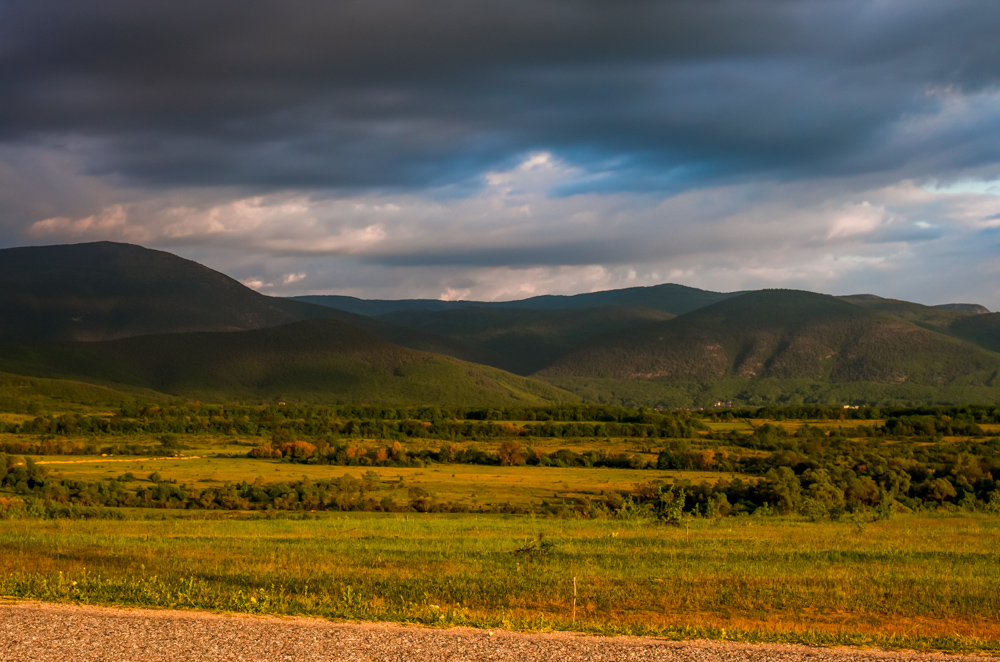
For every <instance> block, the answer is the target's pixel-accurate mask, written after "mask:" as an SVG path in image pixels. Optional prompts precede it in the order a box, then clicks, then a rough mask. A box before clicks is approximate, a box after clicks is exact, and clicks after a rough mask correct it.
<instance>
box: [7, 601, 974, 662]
mask: <svg viewBox="0 0 1000 662" xmlns="http://www.w3.org/2000/svg"><path fill="white" fill-rule="evenodd" d="M986 659H990V658H982V657H959V656H945V655H927V654H918V653H908V652H884V651H858V650H852V649H846V648H808V647H805V646H785V645H770V644H769V645H757V646H751V645H745V644H731V643H724V642H709V641H689V642H669V641H663V640H660V639H654V638H648V637H647V638H643V637H587V636H579V635H573V634H565V633H558V634H520V633H516V632H505V631H499V630H494V631H486V630H473V629H467V628H455V629H450V630H435V629H430V628H419V627H404V626H399V625H389V624H367V623H366V624H353V623H346V624H345V623H330V622H327V621H323V620H318V619H305V618H297V619H277V618H255V617H242V616H221V615H217V614H205V613H195V612H181V611H152V610H143V609H134V610H131V609H130V610H123V609H107V608H102V607H85V606H72V605H49V604H40V603H15V604H0V661H3V662H8V661H11V662H13V661H14V660H17V661H18V662H21V661H25V660H33V661H34V660H37V661H40V662H41V661H45V660H58V661H60V662H75V661H76V660H102V661H106V662H118V661H123V660H137V661H139V660H141V661H143V662H157V661H159V660H163V661H168V660H169V661H172V662H181V661H187V660H206V661H208V660H211V661H213V662H214V661H219V660H247V661H253V662H271V661H272V660H274V661H277V660H282V661H284V660H295V661H296V662H308V661H310V660H331V661H332V660H337V661H341V660H343V661H348V660H350V661H354V660H379V661H383V660H384V661H397V660H398V661H400V662H403V661H405V662H423V661H427V662H430V661H434V662H439V661H451V662H458V661H459V660H462V661H465V660H468V661H470V662H485V661H487V660H488V661H490V662H506V661H517V662H541V661H546V662H547V661H549V660H560V661H564V660H565V661H577V660H579V661H586V662H612V661H615V662H618V661H621V660H628V661H630V662H751V661H752V662H764V661H765V660H766V661H769V662H771V661H773V662H792V661H799V660H807V661H809V662H861V661H864V662H875V661H883V660H884V661H886V662H888V661H898V660H921V661H924V660H926V661H930V660H949V661H951V662H960V661H977V662H982V661H983V660H986Z"/></svg>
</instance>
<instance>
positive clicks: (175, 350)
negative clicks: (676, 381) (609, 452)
mask: <svg viewBox="0 0 1000 662" xmlns="http://www.w3.org/2000/svg"><path fill="white" fill-rule="evenodd" d="M0 369H4V370H8V371H10V372H13V373H18V374H26V375H33V376H38V377H48V378H63V379H79V380H83V381H93V382H96V383H101V384H106V385H111V386H116V385H126V386H131V387H141V388H146V389H152V390H155V391H159V392H162V393H167V394H171V395H177V396H184V397H190V398H199V399H204V400H209V401H232V400H245V401H273V400H284V399H288V400H292V399H294V400H300V401H303V400H304V401H310V402H356V403H402V404H478V405H482V404H491V403H518V402H521V403H543V402H559V401H572V400H573V399H574V397H573V396H572V395H570V394H569V393H566V392H565V391H561V390H559V389H557V388H555V387H553V386H550V385H548V384H545V383H543V382H540V381H537V380H533V379H529V378H525V377H518V376H516V375H512V374H509V373H506V372H503V371H502V370H498V369H496V368H492V367H488V366H482V365H476V364H471V363H466V362H463V361H460V360H458V359H454V358H451V357H446V356H440V355H436V354H430V353H427V352H420V351H417V350H413V349H409V348H406V347H402V346H400V345H395V344H392V343H388V342H385V341H383V340H380V339H378V338H376V337H375V336H373V335H371V334H370V333H367V332H365V331H363V330H361V329H358V328H357V327H354V326H351V325H349V324H346V323H344V322H341V321H336V320H308V321H304V322H297V323H294V324H290V325H285V326H281V327H273V328H267V329H258V330H252V331H238V332H228V333H174V334H166V335H153V336H141V337H135V338H125V339H120V340H114V341H105V342H91V343H40V344H34V345H27V346H2V347H0Z"/></svg>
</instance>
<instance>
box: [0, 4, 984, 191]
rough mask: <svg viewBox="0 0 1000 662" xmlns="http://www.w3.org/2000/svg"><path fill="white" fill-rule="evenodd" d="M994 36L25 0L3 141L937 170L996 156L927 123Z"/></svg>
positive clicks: (308, 165)
mask: <svg viewBox="0 0 1000 662" xmlns="http://www.w3.org/2000/svg"><path fill="white" fill-rule="evenodd" d="M998 31H1000V3H989V2H981V1H960V0H950V1H949V2H946V3H942V2H936V1H935V2H929V1H919V0H908V1H905V2H904V1H886V2H871V1H865V2H847V1H844V2H790V1H778V0H775V1H772V2H762V1H755V0H730V1H722V0H720V1H715V2H713V1H700V2H693V1H692V2H644V1H635V2H587V1H581V2H569V1H565V0H562V1H554V0H524V1H519V0H503V1H495V0H483V1H477V2H470V1H469V0H433V1H428V2H414V1H412V0H405V1H395V0H391V1H387V0H364V1H358V2H329V3H324V2H314V1H306V0H297V1H296V0H293V1H286V2H259V1H257V0H238V1H231V2H210V3H206V2H188V1H182V0H180V1H179V0H169V1H147V2H141V3H137V2H134V1H126V0H121V1H107V0H105V1H100V0H98V1H95V2H86V3H81V2H78V1H75V0H65V1H61V2H59V1H56V2H51V1H50V2H37V1H30V2H29V1H16V0H15V1H8V2H5V3H3V4H2V5H0V141H3V142H5V143H7V144H9V145H18V144H52V143H53V141H55V142H58V141H66V144H67V145H68V147H67V149H68V150H71V151H72V150H75V152H76V153H79V154H80V155H81V158H82V160H83V162H84V163H85V164H86V168H87V169H88V171H89V172H90V173H92V174H99V175H107V174H113V175H117V176H120V177H121V178H122V179H123V180H124V181H127V182H133V183H139V184H142V185H146V186H162V187H169V186H176V185H219V184H226V185H237V186H247V187H250V188H283V187H298V188H306V187H317V188H324V187H326V188H329V187H333V188H358V187H361V188H364V187H392V186H412V187H421V186H427V185H440V184H445V183H456V182H462V181H471V180H474V179H475V177H476V176H477V175H478V174H480V173H482V172H483V171H485V170H487V169H491V168H498V167H506V166H510V165H512V164H513V163H515V162H516V161H517V159H519V158H520V157H522V156H523V155H524V154H525V153H527V152H529V151H533V150H550V151H553V152H555V153H557V154H559V155H560V156H561V157H562V158H564V159H566V160H568V161H569V162H571V163H574V164H576V165H577V166H578V167H581V168H583V169H584V170H589V171H592V172H593V173H594V178H593V179H590V180H588V179H586V178H584V179H583V180H581V183H578V184H575V185H573V186H575V188H574V187H573V186H571V187H569V188H566V189H564V190H563V192H565V193H572V192H577V191H579V190H584V189H586V190H623V189H657V190H671V189H677V190H681V189H684V188H688V187H691V186H697V185H701V184H707V183H712V182H718V181H725V180H732V179H746V178H786V179H787V178H800V177H806V178H808V177H815V176H822V175H829V174H847V173H850V174H857V173H865V172H873V171H881V172H886V171H897V175H898V172H902V173H903V175H904V176H911V177H923V176H927V175H929V174H932V173H937V172H940V171H941V169H947V170H952V169H961V168H969V167H976V166H981V165H991V164H995V163H996V162H997V161H998V160H1000V159H998V155H1000V139H998V138H996V137H995V136H1000V117H998V116H997V114H996V113H995V112H990V111H989V109H987V110H984V111H983V112H982V113H980V114H978V115H976V114H975V113H974V112H973V113H972V114H971V115H969V116H967V117H965V118H964V119H963V121H962V122H960V123H958V124H949V125H947V126H944V127H941V126H937V125H935V126H922V125H920V124H919V123H920V121H921V118H934V117H937V116H939V115H941V114H942V113H943V112H945V110H946V109H947V105H948V104H949V103H953V102H954V99H955V98H958V99H968V98H974V96H975V95H976V94H977V93H980V92H984V91H987V92H988V91H990V90H994V89H995V86H996V84H997V80H998V75H1000V40H998V39H997V37H996V35H997V34H998ZM914 122H916V123H917V126H916V128H915V129H914V128H912V127H911V128H909V129H908V128H906V127H910V125H911V124H913V123H914ZM907 123H909V124H907ZM901 127H903V128H901ZM984 136H994V137H986V138H984ZM81 141H82V142H81Z"/></svg>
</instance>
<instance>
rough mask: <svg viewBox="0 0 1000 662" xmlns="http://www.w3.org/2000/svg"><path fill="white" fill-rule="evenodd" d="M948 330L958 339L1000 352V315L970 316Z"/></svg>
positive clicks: (955, 322)
mask: <svg viewBox="0 0 1000 662" xmlns="http://www.w3.org/2000/svg"><path fill="white" fill-rule="evenodd" d="M948 330H949V331H950V332H951V333H952V334H953V335H954V336H956V337H958V338H962V339H964V340H968V341H969V342H973V343H975V344H977V345H979V346H980V347H984V348H986V349H988V350H991V351H994V352H1000V313H979V314H975V315H968V316H966V317H962V318H961V319H957V320H955V321H954V322H952V323H951V325H950V326H949V327H948Z"/></svg>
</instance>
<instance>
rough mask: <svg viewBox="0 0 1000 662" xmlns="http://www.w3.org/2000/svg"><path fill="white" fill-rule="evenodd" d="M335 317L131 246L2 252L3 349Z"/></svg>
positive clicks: (0, 324)
mask: <svg viewBox="0 0 1000 662" xmlns="http://www.w3.org/2000/svg"><path fill="white" fill-rule="evenodd" d="M331 316H332V315H331V313H330V309H328V308H323V307H319V306H310V305H308V304H305V303H301V302H298V301H290V300H288V299H279V298H275V297H268V296H264V295H263V294H259V293H257V292H255V291H253V290H251V289H250V288H248V287H246V286H244V285H243V284H241V283H239V282H238V281H236V280H233V279H232V278H230V277H229V276H226V275H224V274H221V273H219V272H217V271H213V270H212V269H209V268H208V267H205V266H202V265H200V264H198V263H197V262H192V261H191V260H185V259H183V258H180V257H177V256H176V255H172V254H170V253H166V252H163V251H156V250H150V249H148V248H142V247H140V246H133V245H131V244H120V243H113V242H107V241H102V242H97V243H89V244H72V245H64V246H33V247H27V248H7V249H3V250H0V343H18V342H30V341H40V340H109V339H114V338H124V337H128V336H137V335H144V334H151V333H173V332H185V331H236V330H245V329H258V328H264V327H270V326H278V325H281V324H288V323H290V322H295V321H298V320H303V319H310V318H317V317H319V318H322V317H331Z"/></svg>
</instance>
